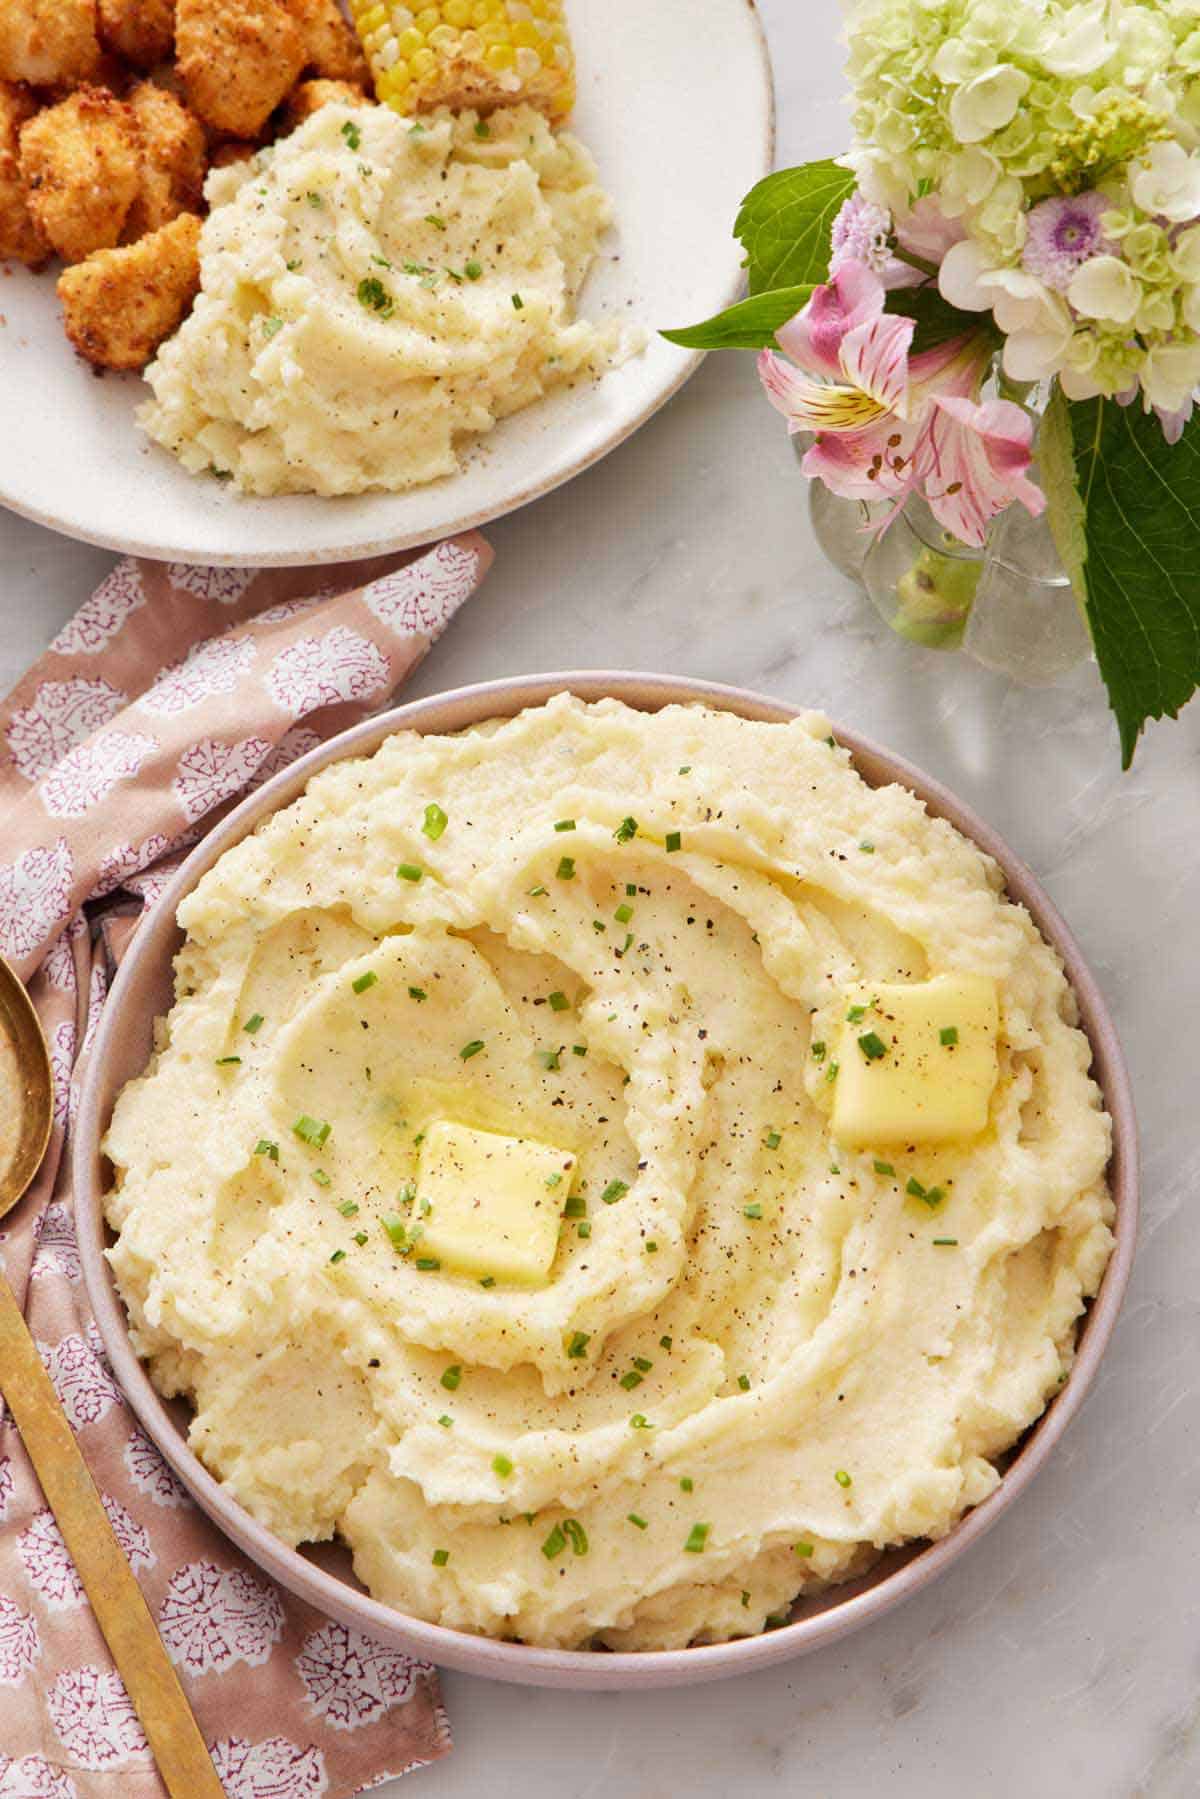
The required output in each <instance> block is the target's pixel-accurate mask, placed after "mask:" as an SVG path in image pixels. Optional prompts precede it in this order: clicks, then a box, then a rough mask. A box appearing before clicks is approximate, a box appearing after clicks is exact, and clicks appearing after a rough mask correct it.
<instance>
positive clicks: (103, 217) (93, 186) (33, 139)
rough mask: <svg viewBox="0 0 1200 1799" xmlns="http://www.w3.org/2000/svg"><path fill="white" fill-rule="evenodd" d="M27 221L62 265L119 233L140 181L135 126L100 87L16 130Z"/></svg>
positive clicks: (130, 114)
mask: <svg viewBox="0 0 1200 1799" xmlns="http://www.w3.org/2000/svg"><path fill="white" fill-rule="evenodd" d="M21 174H22V175H23V176H24V178H25V185H26V188H27V189H28V193H29V210H30V212H31V213H32V215H33V221H34V224H35V225H36V226H37V227H38V229H39V230H40V231H41V232H42V233H43V234H44V235H45V236H46V237H47V238H48V239H49V241H50V243H51V244H52V245H53V246H54V248H55V249H56V250H57V251H58V253H59V255H60V256H61V257H62V259H63V261H64V262H78V261H79V260H80V258H81V257H84V256H89V255H90V254H91V252H92V251H93V250H103V249H106V248H107V247H108V246H109V245H110V244H115V243H116V241H117V239H118V238H119V237H120V235H121V229H122V227H123V225H124V223H125V216H126V214H127V213H128V211H129V208H130V206H131V205H132V204H133V200H134V196H135V195H136V193H137V191H138V184H139V180H140V173H139V158H138V130H137V121H136V119H135V118H134V116H133V112H132V110H131V109H130V108H129V107H128V106H126V104H125V102H124V101H123V100H117V99H115V98H114V97H113V95H112V94H110V93H109V91H108V89H107V88H103V87H81V88H79V89H77V91H76V92H75V93H73V94H72V95H70V97H69V98H68V99H66V100H60V101H59V103H58V105H57V106H47V107H46V108H45V110H44V111H43V112H39V113H37V114H36V116H35V117H34V118H32V119H30V120H29V123H28V124H27V125H23V126H22V127H21Z"/></svg>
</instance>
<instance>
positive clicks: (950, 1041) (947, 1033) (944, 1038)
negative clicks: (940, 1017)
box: [938, 1024, 958, 1049]
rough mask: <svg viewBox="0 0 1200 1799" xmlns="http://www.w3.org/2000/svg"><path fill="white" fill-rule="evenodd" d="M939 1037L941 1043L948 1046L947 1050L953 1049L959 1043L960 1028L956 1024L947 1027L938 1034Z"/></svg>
mask: <svg viewBox="0 0 1200 1799" xmlns="http://www.w3.org/2000/svg"><path fill="white" fill-rule="evenodd" d="M938 1037H939V1039H940V1041H941V1042H942V1043H944V1044H945V1045H946V1048H947V1049H951V1048H953V1046H954V1045H955V1044H956V1043H957V1042H958V1026H957V1025H956V1024H948V1025H946V1026H945V1027H944V1028H943V1029H942V1030H940V1031H939V1032H938Z"/></svg>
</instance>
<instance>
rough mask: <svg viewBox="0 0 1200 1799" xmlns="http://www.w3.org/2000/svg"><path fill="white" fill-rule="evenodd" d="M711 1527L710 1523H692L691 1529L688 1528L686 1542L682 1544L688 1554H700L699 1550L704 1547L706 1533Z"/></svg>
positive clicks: (706, 1539) (706, 1540)
mask: <svg viewBox="0 0 1200 1799" xmlns="http://www.w3.org/2000/svg"><path fill="white" fill-rule="evenodd" d="M711 1529H712V1525H711V1524H693V1525H692V1528H691V1530H689V1532H688V1537H687V1542H686V1543H685V1544H684V1548H685V1549H686V1550H687V1552H688V1554H689V1555H699V1554H700V1551H701V1550H702V1549H703V1548H704V1545H705V1544H706V1543H707V1542H708V1533H709V1531H710V1530H711Z"/></svg>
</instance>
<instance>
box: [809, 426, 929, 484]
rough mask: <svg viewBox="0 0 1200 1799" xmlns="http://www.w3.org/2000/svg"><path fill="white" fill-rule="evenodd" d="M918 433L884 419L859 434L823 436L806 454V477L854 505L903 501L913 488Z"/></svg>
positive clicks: (841, 433) (828, 433) (829, 433)
mask: <svg viewBox="0 0 1200 1799" xmlns="http://www.w3.org/2000/svg"><path fill="white" fill-rule="evenodd" d="M916 437H917V431H916V429H915V428H914V427H913V426H911V425H908V426H905V425H901V424H900V423H899V422H898V421H897V420H896V419H895V418H890V417H884V418H880V419H877V420H876V421H875V422H874V423H873V424H870V425H865V426H863V427H862V428H861V429H860V430H858V431H847V432H840V433H838V432H823V433H822V434H821V436H820V437H818V438H817V441H816V443H815V444H813V446H812V448H811V449H810V450H809V451H808V452H807V453H806V455H805V457H804V461H803V462H802V463H801V465H800V466H801V469H802V470H803V472H804V474H806V475H808V476H810V477H813V476H815V477H816V478H817V479H819V480H821V481H823V482H824V483H825V485H826V487H828V488H829V489H830V490H831V491H832V492H833V493H836V494H841V495H842V496H843V498H845V499H849V500H886V499H897V498H902V497H903V496H904V495H906V494H907V493H908V491H909V489H910V488H911V487H912V485H913V472H912V457H911V452H912V447H913V443H914V441H915V439H916Z"/></svg>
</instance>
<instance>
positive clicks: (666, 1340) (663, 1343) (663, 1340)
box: [658, 1337, 674, 1349]
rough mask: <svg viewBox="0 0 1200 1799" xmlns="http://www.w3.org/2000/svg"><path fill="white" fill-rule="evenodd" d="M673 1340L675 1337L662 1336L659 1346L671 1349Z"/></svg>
mask: <svg viewBox="0 0 1200 1799" xmlns="http://www.w3.org/2000/svg"><path fill="white" fill-rule="evenodd" d="M673 1341H674V1339H673V1338H671V1337H660V1338H659V1339H658V1347H659V1348H660V1349H670V1347H671V1344H672V1342H673Z"/></svg>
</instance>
